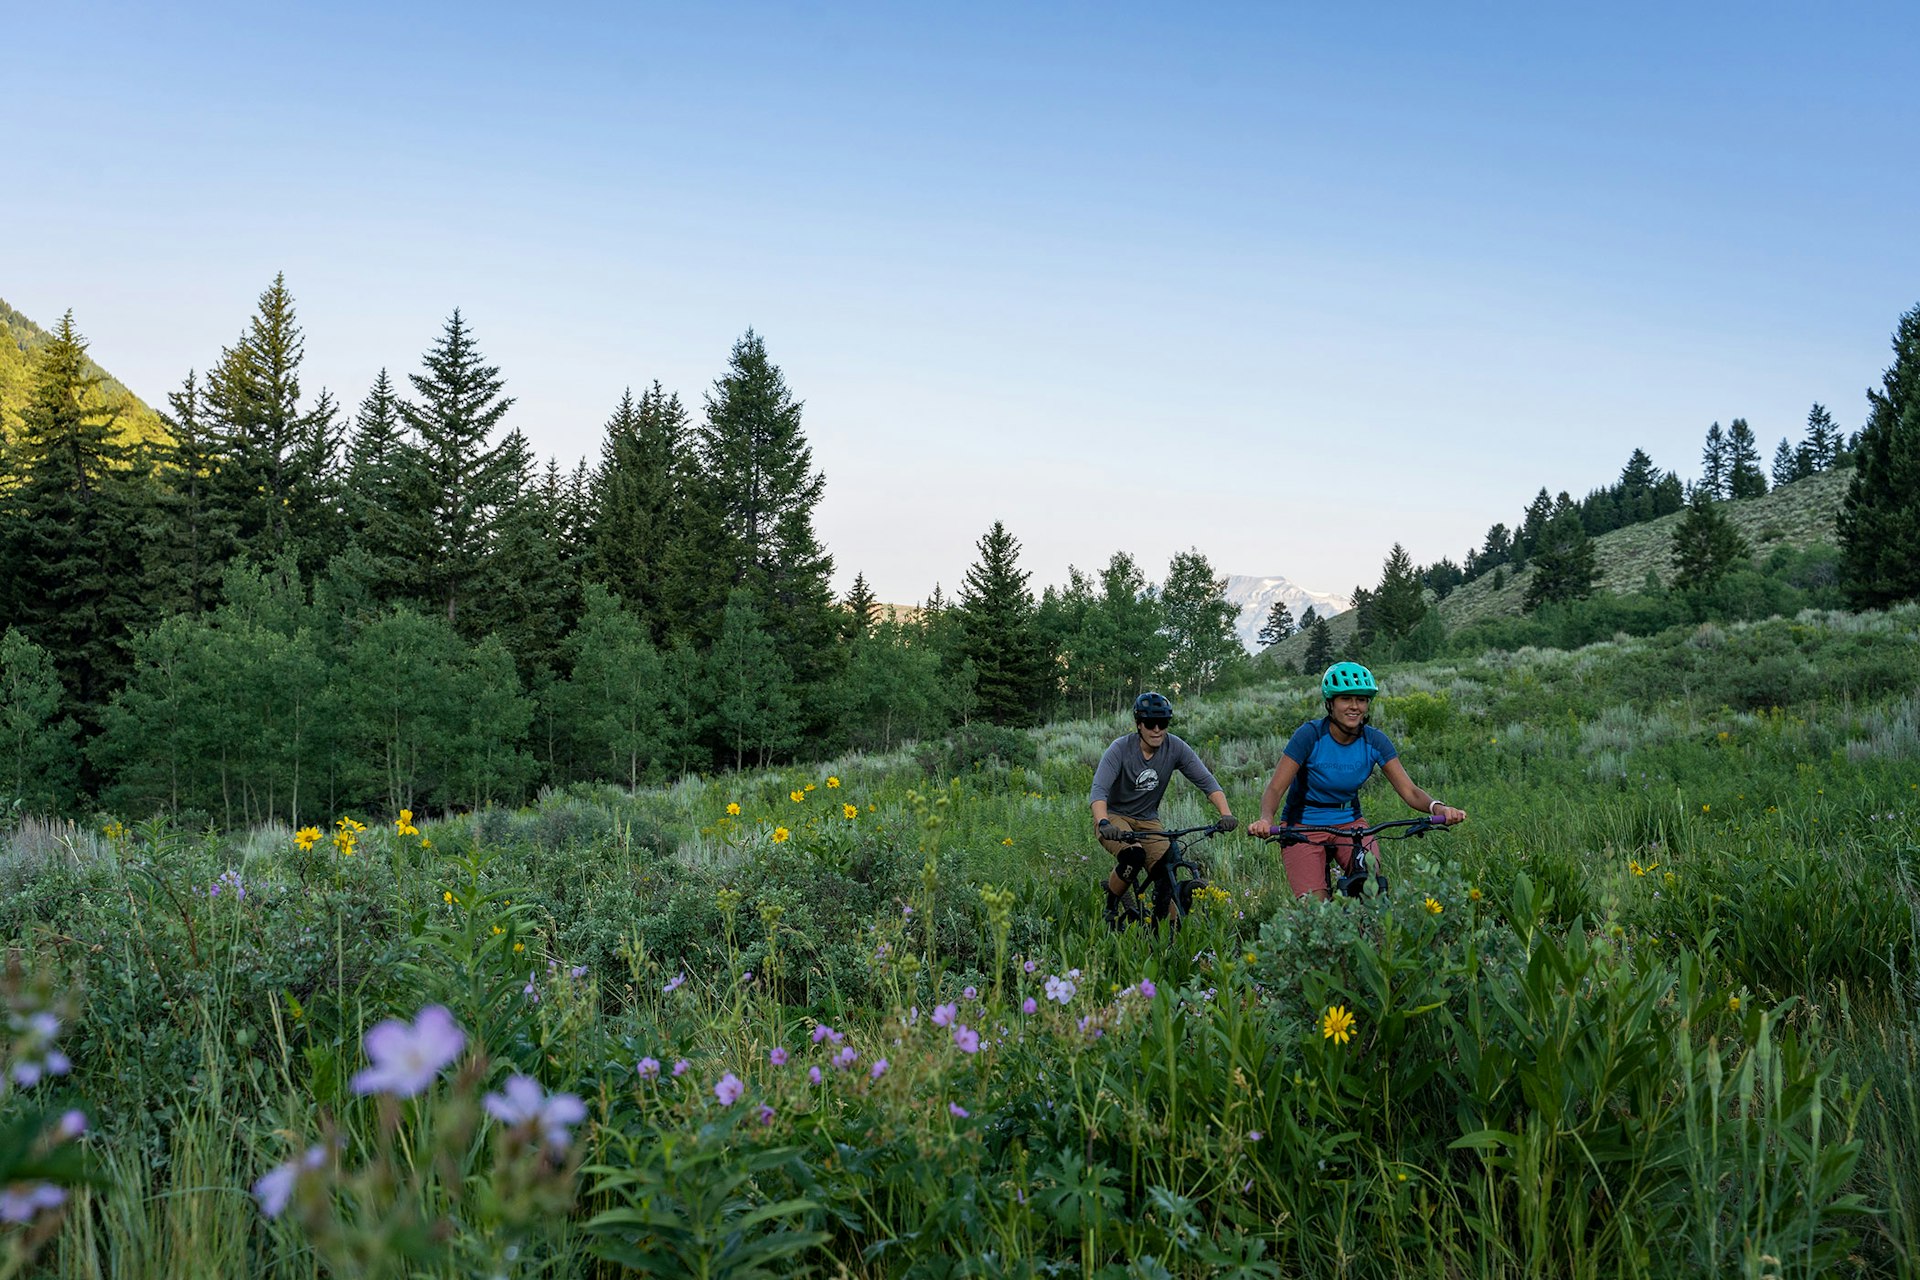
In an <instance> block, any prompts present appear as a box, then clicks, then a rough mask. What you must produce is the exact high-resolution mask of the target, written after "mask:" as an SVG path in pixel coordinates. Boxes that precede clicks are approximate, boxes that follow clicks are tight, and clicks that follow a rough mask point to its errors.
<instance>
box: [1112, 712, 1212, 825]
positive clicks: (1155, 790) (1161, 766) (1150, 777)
mask: <svg viewBox="0 0 1920 1280" xmlns="http://www.w3.org/2000/svg"><path fill="white" fill-rule="evenodd" d="M1175 770H1178V771H1179V772H1181V773H1184V774H1186V775H1187V777H1188V778H1190V779H1192V780H1193V785H1194V786H1196V787H1199V788H1200V791H1201V793H1202V794H1204V795H1212V794H1213V793H1214V792H1216V791H1218V790H1219V789H1220V784H1219V783H1217V782H1215V781H1214V780H1213V775H1212V774H1211V773H1209V772H1207V766H1205V765H1204V764H1201V763H1200V757H1199V756H1198V755H1196V754H1194V750H1193V748H1192V747H1190V746H1188V745H1187V744H1186V743H1185V742H1183V741H1181V740H1180V739H1179V738H1176V737H1175V736H1174V735H1172V734H1168V735H1167V740H1166V742H1164V743H1162V744H1161V747H1160V749H1159V750H1158V751H1156V752H1154V753H1153V759H1151V760H1149V759H1147V758H1146V757H1145V756H1143V755H1141V754H1140V735H1139V734H1137V733H1130V734H1128V735H1127V736H1126V737H1124V738H1115V739H1114V740H1113V745H1112V746H1110V747H1108V748H1107V750H1106V753H1105V754H1104V755H1102V756H1101V757H1100V765H1099V767H1098V768H1096V769H1095V770H1094V771H1093V790H1092V791H1091V792H1090V793H1089V794H1088V796H1087V803H1088V804H1092V803H1093V802H1094V801H1095V800H1105V801H1106V802H1107V812H1108V813H1111V814H1115V815H1117V816H1119V817H1122V818H1146V819H1153V818H1157V817H1158V816H1159V814H1160V797H1161V796H1163V795H1165V794H1166V790H1167V783H1169V782H1171V781H1172V780H1173V775H1174V771H1175Z"/></svg>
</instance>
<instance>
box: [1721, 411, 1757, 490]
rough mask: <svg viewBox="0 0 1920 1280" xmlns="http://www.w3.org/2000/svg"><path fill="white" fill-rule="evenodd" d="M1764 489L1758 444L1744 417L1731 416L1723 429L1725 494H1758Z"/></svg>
mask: <svg viewBox="0 0 1920 1280" xmlns="http://www.w3.org/2000/svg"><path fill="white" fill-rule="evenodd" d="M1766 491H1767V473H1766V472H1765V471H1762V470H1761V469H1760V446H1759V443H1758V442H1757V441H1755V440H1754V438H1753V428H1752V427H1749V426H1748V425H1747V420H1746V419H1745V418H1735V419H1734V420H1733V426H1731V427H1730V428H1728V430H1727V494H1728V496H1729V497H1734V498H1758V497H1760V496H1761V495H1762V494H1764V493H1766Z"/></svg>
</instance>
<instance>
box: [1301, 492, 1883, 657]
mask: <svg viewBox="0 0 1920 1280" xmlns="http://www.w3.org/2000/svg"><path fill="white" fill-rule="evenodd" d="M1852 476H1853V472H1852V471H1850V470H1836V471H1823V472H1821V473H1819V474H1818V475H1813V476H1809V477H1807V478H1806V479H1805V480H1800V481H1796V482H1795V483H1793V484H1790V485H1785V486H1783V487H1781V488H1778V489H1775V490H1773V491H1772V492H1770V493H1768V494H1766V495H1764V496H1763V497H1759V498H1746V499H1742V500H1740V501H1737V502H1729V503H1726V504H1725V505H1724V506H1723V507H1722V510H1723V511H1724V512H1725V513H1726V515H1727V518H1728V519H1729V520H1731V521H1732V523H1733V525H1734V527H1735V528H1736V529H1738V530H1739V531H1740V533H1741V535H1742V536H1743V537H1745V538H1746V540H1747V542H1748V543H1749V544H1750V545H1751V546H1752V548H1753V558H1754V562H1755V563H1756V564H1757V563H1760V562H1762V561H1764V560H1765V559H1766V558H1767V556H1769V555H1771V554H1772V553H1773V551H1774V550H1775V549H1776V548H1778V547H1791V548H1799V547H1806V546H1811V545H1813V544H1815V543H1829V544H1830V543H1833V542H1834V541H1835V533H1834V521H1835V519H1836V518H1837V517H1838V516H1839V514H1840V502H1841V499H1842V498H1844V497H1845V496H1846V492H1847V483H1848V481H1849V480H1850V479H1851V478H1852ZM1683 514H1684V513H1681V512H1676V513H1674V514H1673V515H1667V516H1662V517H1660V518H1659V519H1658V520H1649V521H1647V522H1646V523H1644V524H1636V525H1630V526H1628V527H1627V528H1625V529H1615V530H1614V531H1613V532H1612V533H1607V534H1602V535H1601V536H1600V537H1598V538H1596V539H1594V559H1595V561H1596V563H1597V564H1598V566H1599V569H1600V580H1599V582H1598V584H1597V586H1598V588H1599V589H1600V590H1603V591H1610V592H1612V593H1613V594H1615V595H1627V594H1629V593H1632V592H1636V591H1639V590H1641V589H1642V588H1643V587H1644V586H1645V584H1646V582H1647V578H1648V575H1649V574H1651V575H1653V576H1654V577H1656V578H1658V579H1659V580H1660V582H1661V583H1662V584H1670V583H1671V581H1672V578H1673V565H1672V552H1673V531H1674V529H1675V527H1676V526H1678V525H1679V523H1680V519H1681V516H1682V515H1683ZM1504 576H1505V581H1504V582H1503V584H1502V585H1501V586H1499V587H1497V588H1496V587H1495V586H1494V578H1495V575H1494V574H1487V575H1486V576H1484V577H1480V578H1476V579H1475V580H1474V581H1472V582H1469V583H1467V584H1465V585H1464V586H1461V587H1460V588H1458V589H1457V590H1455V591H1454V592H1453V593H1452V594H1450V595H1449V596H1448V597H1447V598H1446V599H1445V600H1443V601H1441V602H1440V618H1441V620H1442V621H1443V622H1445V623H1446V626H1447V630H1448V631H1449V632H1452V631H1457V630H1459V629H1460V628H1462V627H1465V626H1469V625H1471V624H1473V623H1475V622H1481V621H1485V620H1487V619H1491V618H1500V617H1518V616H1520V614H1521V612H1522V611H1521V603H1522V601H1524V600H1525V599H1526V595H1527V585H1528V583H1530V582H1531V581H1532V580H1533V570H1532V569H1531V568H1528V569H1524V570H1522V571H1521V572H1520V573H1518V574H1511V573H1509V574H1507V575H1504ZM1355 621H1356V619H1355V617H1354V615H1353V613H1352V612H1350V611H1349V612H1347V613H1343V614H1340V615H1339V616H1337V617H1335V618H1333V619H1331V620H1330V621H1329V622H1328V624H1327V626H1328V629H1329V630H1330V631H1331V632H1332V633H1333V645H1334V649H1335V650H1336V651H1339V650H1341V649H1343V648H1344V647H1345V645H1346V644H1347V642H1348V641H1349V640H1351V639H1352V637H1353V628H1354V624H1355ZM1306 648H1307V642H1306V637H1305V636H1304V635H1296V636H1293V637H1291V638H1290V639H1288V640H1286V641H1284V642H1282V643H1281V644H1278V645H1275V646H1274V647H1273V648H1271V649H1269V650H1267V654H1268V655H1269V656H1271V657H1272V658H1274V659H1277V660H1278V661H1280V662H1281V663H1283V664H1285V665H1287V666H1290V667H1293V668H1295V669H1298V667H1299V665H1300V660H1301V659H1302V658H1303V657H1305V656H1306Z"/></svg>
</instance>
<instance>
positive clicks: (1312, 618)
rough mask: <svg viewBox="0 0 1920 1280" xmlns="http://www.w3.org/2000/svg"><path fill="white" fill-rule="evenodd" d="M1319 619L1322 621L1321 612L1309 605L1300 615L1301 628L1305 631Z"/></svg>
mask: <svg viewBox="0 0 1920 1280" xmlns="http://www.w3.org/2000/svg"><path fill="white" fill-rule="evenodd" d="M1318 621H1320V615H1319V613H1318V612H1316V611H1315V610H1314V607H1313V606H1312V605H1308V606H1307V609H1306V612H1305V613H1302V614H1301V615H1300V629H1301V630H1302V631H1305V630H1307V629H1309V628H1310V627H1312V626H1313V624H1314V623H1316V622H1318Z"/></svg>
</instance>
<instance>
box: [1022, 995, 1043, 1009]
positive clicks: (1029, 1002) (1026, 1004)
mask: <svg viewBox="0 0 1920 1280" xmlns="http://www.w3.org/2000/svg"><path fill="white" fill-rule="evenodd" d="M1039 1007H1040V1005H1039V1002H1038V1001H1036V1000H1035V999H1034V998H1033V997H1032V996H1028V997H1027V998H1026V999H1025V1000H1022V1001H1021V1002H1020V1012H1022V1013H1032V1012H1034V1011H1035V1010H1037V1009H1038V1008H1039Z"/></svg>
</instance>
